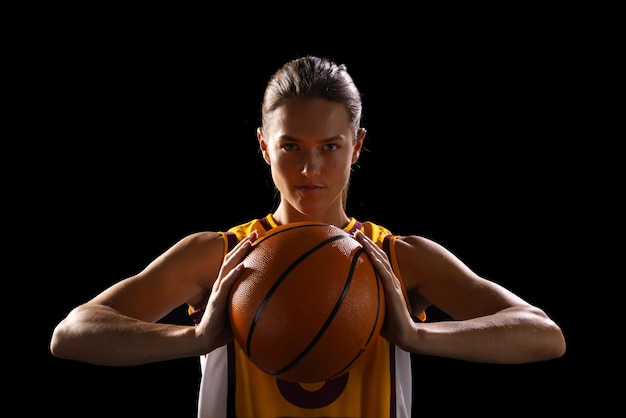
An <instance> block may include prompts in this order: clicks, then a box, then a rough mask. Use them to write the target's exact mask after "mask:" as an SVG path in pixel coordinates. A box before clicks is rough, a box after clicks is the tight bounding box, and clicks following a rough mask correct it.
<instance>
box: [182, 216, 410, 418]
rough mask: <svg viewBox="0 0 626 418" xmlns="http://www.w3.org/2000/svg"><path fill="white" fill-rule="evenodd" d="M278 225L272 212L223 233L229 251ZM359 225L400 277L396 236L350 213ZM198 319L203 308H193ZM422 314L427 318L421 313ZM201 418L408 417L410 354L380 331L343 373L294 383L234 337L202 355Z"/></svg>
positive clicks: (350, 226)
mask: <svg viewBox="0 0 626 418" xmlns="http://www.w3.org/2000/svg"><path fill="white" fill-rule="evenodd" d="M276 226H278V225H277V224H276V222H275V221H274V219H273V218H272V215H271V214H269V215H267V216H265V217H264V218H260V219H254V220H252V221H249V222H247V223H244V224H241V225H238V226H235V227H233V228H231V229H229V230H228V231H226V232H222V233H221V234H222V236H223V237H224V254H226V253H227V252H228V251H229V250H230V249H231V248H232V247H233V246H234V245H235V244H236V243H237V242H239V240H241V239H243V238H244V237H246V236H247V235H248V234H249V233H250V232H252V231H254V230H257V231H258V234H259V236H261V235H263V234H264V233H266V232H268V231H269V230H271V229H272V228H275V227H276ZM357 229H360V230H361V231H363V232H364V233H365V234H366V235H368V236H369V237H370V238H371V239H372V240H373V241H374V242H375V243H376V244H377V245H378V246H380V247H381V248H382V249H384V250H385V252H386V253H387V255H388V256H389V259H390V261H391V264H392V266H393V268H394V270H395V272H396V275H398V276H399V270H398V265H397V260H396V254H395V250H394V243H395V239H396V236H395V235H393V234H392V233H391V232H390V231H389V230H387V229H386V228H384V227H382V226H379V225H376V224H373V223H371V222H364V223H361V222H359V221H357V220H356V219H354V218H351V220H350V222H349V224H348V225H347V226H346V227H345V228H344V230H345V231H346V232H348V233H353V232H354V231H356V230H357ZM189 313H190V316H191V318H192V319H193V320H194V322H195V323H198V322H199V321H200V318H201V316H202V313H203V311H202V310H199V311H191V310H190V311H189ZM420 319H422V318H420ZM200 367H201V379H200V388H199V395H198V417H200V418H231V417H237V418H279V417H280V418H286V417H292V418H306V417H318V418H319V417H327V418H363V417H368V418H387V417H388V418H409V417H410V416H411V404H412V402H411V401H412V375H411V358H410V354H409V353H408V352H406V351H404V350H402V349H400V348H399V347H396V346H394V345H392V344H390V343H389V342H388V341H387V340H386V339H384V338H383V337H381V336H380V335H379V336H377V337H376V340H375V341H374V343H372V344H371V345H370V346H368V349H367V350H366V351H365V352H364V353H363V355H362V357H361V358H360V359H359V361H358V362H357V363H356V364H355V365H354V366H353V367H352V368H351V369H350V370H349V371H348V372H347V373H344V374H343V375H341V376H339V377H337V378H334V379H332V380H328V381H325V382H319V383H293V382H287V381H285V380H282V379H280V378H276V377H274V376H271V375H269V374H266V373H264V372H263V371H261V370H259V369H258V368H257V367H256V366H255V365H254V364H253V363H252V362H251V361H250V360H249V359H248V358H247V357H246V355H245V352H244V350H242V348H241V347H240V346H239V345H238V344H237V343H236V342H232V343H229V344H227V345H225V346H222V347H220V348H218V349H216V350H214V351H212V352H210V353H208V354H205V355H203V356H201V357H200Z"/></svg>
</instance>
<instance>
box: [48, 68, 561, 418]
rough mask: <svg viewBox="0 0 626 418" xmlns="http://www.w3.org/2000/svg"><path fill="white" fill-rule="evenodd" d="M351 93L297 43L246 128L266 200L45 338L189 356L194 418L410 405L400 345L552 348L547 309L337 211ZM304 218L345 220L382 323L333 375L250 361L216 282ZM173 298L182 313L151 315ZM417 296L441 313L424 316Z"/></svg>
mask: <svg viewBox="0 0 626 418" xmlns="http://www.w3.org/2000/svg"><path fill="white" fill-rule="evenodd" d="M360 123H361V96H360V92H359V90H358V89H357V87H356V86H355V84H354V82H353V80H352V78H351V77H350V75H349V74H348V72H347V69H346V67H345V66H344V65H338V64H336V63H334V62H332V61H329V60H327V59H324V58H319V57H314V56H306V57H303V58H299V59H296V60H293V61H290V62H288V63H286V64H285V65H284V66H283V67H282V68H280V69H279V70H278V71H277V72H276V73H275V74H274V75H273V76H272V77H271V79H270V80H269V83H268V85H267V88H266V90H265V94H264V100H263V105H262V121H261V126H260V127H259V128H258V130H257V138H258V143H259V149H260V151H261V154H262V156H263V158H264V160H265V162H266V163H267V164H268V166H269V167H270V170H271V174H272V180H273V182H274V185H275V187H276V190H277V192H278V193H279V201H278V204H277V206H276V208H275V210H273V211H272V212H271V213H267V214H262V216H261V217H259V218H254V219H252V220H251V221H249V222H247V223H244V224H242V225H237V226H234V227H233V228H231V229H230V230H229V231H218V232H200V233H194V234H191V235H189V236H187V237H185V238H183V239H181V240H180V241H179V242H177V243H176V244H174V245H173V246H172V247H171V248H169V249H168V250H167V251H165V252H164V253H163V254H161V255H160V256H158V257H157V258H156V259H155V260H154V261H153V262H151V263H150V264H149V265H148V266H147V267H146V268H145V269H143V270H142V271H140V272H139V273H137V274H136V275H134V276H132V277H128V278H126V279H123V280H121V281H119V282H117V283H116V284H114V285H113V286H111V287H110V288H108V289H106V290H104V291H103V292H102V293H100V294H99V295H97V296H95V297H94V298H93V299H92V300H90V301H88V302H86V303H84V304H82V305H80V306H78V307H76V308H74V309H73V310H72V311H71V312H70V313H69V314H68V315H67V317H66V318H64V319H63V320H62V321H61V322H60V323H59V324H58V325H57V326H56V328H55V329H54V332H53V335H52V339H51V343H50V349H51V351H52V353H53V354H54V355H55V356H57V357H59V358H65V359H74V360H79V361H83V362H88V363H92V364H98V365H139V364H144V363H150V362H159V361H164V360H170V359H177V358H182V357H190V356H199V357H200V363H201V366H202V377H201V383H200V389H199V390H200V392H199V397H198V416H200V417H227V416H228V417H230V416H238V417H251V416H254V417H275V416H291V417H311V416H325V417H339V416H342V417H360V416H376V417H409V416H410V414H411V409H412V399H411V396H412V387H411V378H412V376H411V367H410V366H411V365H410V353H416V354H421V355H430V356H439V357H447V358H454V359H460V360H466V361H471V362H485V363H502V364H505V363H506V364H514V363H530V362H539V361H545V360H550V359H555V358H558V357H561V356H562V355H563V354H564V353H565V349H566V345H565V340H564V336H563V333H562V331H561V329H560V327H559V326H558V325H557V324H556V323H555V322H554V321H553V320H551V319H550V318H549V317H548V316H547V315H546V313H545V312H544V311H543V310H541V309H539V308H538V307H536V306H533V305H531V304H530V303H528V302H527V301H525V300H524V299H522V298H520V297H519V296H517V295H515V294H513V293H511V292H510V291H508V290H507V289H505V288H503V287H501V286H499V285H498V284H496V283H494V282H492V281H489V280H487V279H485V278H483V277H480V276H478V275H477V274H476V273H475V272H473V271H472V270H471V269H470V268H468V267H467V266H466V265H465V264H464V263H462V262H461V261H460V260H459V259H458V258H457V257H455V255H453V254H452V253H451V252H450V251H448V250H447V249H446V248H444V247H442V246H441V245H439V244H437V243H435V242H433V241H431V240H429V239H426V238H424V237H421V236H417V235H410V236H398V235H394V234H393V233H392V232H391V231H389V230H388V229H386V228H385V227H384V226H381V225H378V224H376V223H372V222H365V221H361V220H358V219H355V218H354V217H350V216H349V215H348V214H347V213H346V198H347V190H348V185H349V182H350V175H351V170H352V166H353V165H354V164H355V163H356V162H357V161H358V159H359V155H360V153H361V150H362V149H363V143H364V141H365V137H366V132H365V130H364V129H363V128H362V127H361V125H360ZM298 221H316V222H325V223H328V224H332V225H336V226H338V227H340V228H343V229H344V230H346V231H348V232H350V233H352V234H353V235H354V237H355V238H356V239H357V240H358V241H359V242H360V243H361V244H362V245H363V246H364V247H365V249H366V250H367V253H368V255H369V257H370V258H371V260H372V262H373V263H374V265H375V267H376V269H377V271H378V273H379V274H380V277H381V280H382V282H383V286H384V291H385V298H386V306H387V308H386V309H387V310H386V313H385V323H384V326H383V329H382V331H381V335H380V336H379V337H377V341H376V343H375V344H373V345H372V346H370V347H371V348H368V351H367V353H365V354H364V356H363V357H362V359H360V360H359V362H358V363H357V364H356V365H355V366H354V368H352V369H351V370H350V371H349V372H348V373H347V374H346V375H344V376H341V377H339V378H336V379H333V380H332V381H327V382H320V384H315V385H310V384H308V385H306V384H297V383H289V382H285V381H282V380H280V379H276V378H275V377H272V376H270V375H267V374H264V373H263V372H261V371H259V370H258V369H257V368H255V367H254V366H253V365H252V364H251V363H250V362H249V360H248V359H247V358H246V356H245V354H244V353H243V351H242V350H241V348H240V347H238V346H237V344H236V343H235V342H234V341H233V334H232V331H231V329H230V325H229V320H228V313H227V312H228V310H227V303H228V294H229V290H230V288H231V287H232V285H233V283H234V281H235V280H236V279H237V277H238V276H239V275H240V274H241V272H242V270H243V267H242V263H241V261H242V260H243V258H244V257H245V255H246V253H247V252H248V251H249V249H250V247H251V243H252V242H253V241H254V240H255V239H257V238H258V237H259V236H261V235H263V234H264V233H266V232H267V231H269V230H271V229H272V228H275V227H276V226H278V225H283V224H287V223H291V222H298ZM184 304H186V305H187V306H188V308H189V313H190V316H191V318H192V319H193V321H194V322H195V325H191V324H190V325H176V324H166V323H160V322H159V320H160V319H162V318H163V317H164V316H165V315H167V314H168V313H169V312H171V311H172V310H174V309H176V308H178V307H179V306H181V305H184ZM429 306H436V307H437V308H438V309H440V310H441V311H443V312H445V313H446V314H447V315H449V316H450V317H451V318H452V320H450V321H438V322H434V321H433V322H428V321H427V320H426V313H427V310H428V307H429Z"/></svg>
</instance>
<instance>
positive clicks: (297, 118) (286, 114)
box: [266, 98, 350, 136]
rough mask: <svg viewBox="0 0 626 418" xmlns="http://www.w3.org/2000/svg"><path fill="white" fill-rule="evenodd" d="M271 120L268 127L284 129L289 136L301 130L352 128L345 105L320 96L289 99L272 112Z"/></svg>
mask: <svg viewBox="0 0 626 418" xmlns="http://www.w3.org/2000/svg"><path fill="white" fill-rule="evenodd" d="M269 122H270V125H271V126H269V127H266V128H270V129H272V130H279V131H283V132H282V135H289V136H293V135H294V134H296V133H298V132H301V131H304V132H310V131H321V132H329V131H333V132H336V131H341V132H343V131H344V130H345V129H350V117H349V114H348V110H347V109H346V108H345V106H344V105H343V104H342V103H338V102H333V101H330V100H326V99H320V98H314V99H309V98H307V99H305V98H295V99H289V100H287V101H285V103H283V104H282V105H280V106H279V107H277V108H276V109H275V110H274V112H272V115H271V117H270V118H269ZM290 132H291V133H290ZM275 133H278V132H275ZM333 135H334V134H332V135H330V136H333Z"/></svg>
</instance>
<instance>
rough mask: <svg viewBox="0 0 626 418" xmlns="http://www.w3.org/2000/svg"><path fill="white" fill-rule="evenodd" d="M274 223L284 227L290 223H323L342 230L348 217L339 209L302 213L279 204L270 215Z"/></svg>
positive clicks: (348, 219) (348, 220) (346, 223)
mask: <svg viewBox="0 0 626 418" xmlns="http://www.w3.org/2000/svg"><path fill="white" fill-rule="evenodd" d="M272 217H273V218H274V221H275V222H276V223H277V224H278V225H284V224H288V223H292V222H323V223H326V224H330V225H335V226H337V227H339V228H344V227H345V226H346V225H348V223H349V222H350V217H349V216H348V215H347V214H346V212H345V211H344V210H343V209H341V210H338V211H333V210H328V211H325V212H316V213H311V214H307V213H302V212H299V211H297V210H296V209H294V208H293V207H291V206H289V205H284V204H283V203H281V204H280V205H278V207H277V208H276V210H275V211H274V212H273V213H272Z"/></svg>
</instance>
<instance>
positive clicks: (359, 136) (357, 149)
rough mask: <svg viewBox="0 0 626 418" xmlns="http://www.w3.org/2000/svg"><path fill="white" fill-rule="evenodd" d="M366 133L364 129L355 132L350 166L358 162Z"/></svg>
mask: <svg viewBox="0 0 626 418" xmlns="http://www.w3.org/2000/svg"><path fill="white" fill-rule="evenodd" d="M366 133H367V131H366V130H365V129H364V128H359V130H358V131H357V132H356V139H355V141H354V150H353V151H352V164H355V163H356V162H357V161H358V160H359V156H360V155H361V150H362V149H363V141H364V140H365V134H366Z"/></svg>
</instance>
